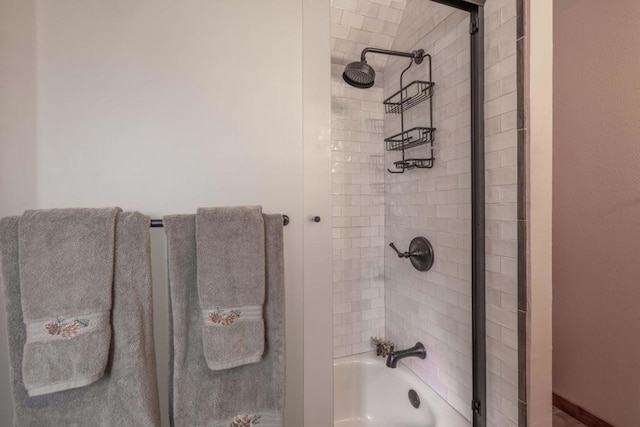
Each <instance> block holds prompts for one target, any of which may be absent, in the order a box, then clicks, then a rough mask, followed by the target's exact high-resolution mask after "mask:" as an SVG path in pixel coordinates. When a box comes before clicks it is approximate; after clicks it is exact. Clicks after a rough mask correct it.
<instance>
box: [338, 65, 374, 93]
mask: <svg viewBox="0 0 640 427" xmlns="http://www.w3.org/2000/svg"><path fill="white" fill-rule="evenodd" d="M342 78H343V79H344V81H345V82H347V83H348V84H349V85H351V86H353V87H357V88H358V89H369V88H370V87H371V86H373V82H374V81H375V79H376V72H375V70H374V69H373V68H372V67H371V66H370V65H369V64H367V61H365V60H362V61H358V62H352V63H350V64H347V66H346V67H345V69H344V73H342Z"/></svg>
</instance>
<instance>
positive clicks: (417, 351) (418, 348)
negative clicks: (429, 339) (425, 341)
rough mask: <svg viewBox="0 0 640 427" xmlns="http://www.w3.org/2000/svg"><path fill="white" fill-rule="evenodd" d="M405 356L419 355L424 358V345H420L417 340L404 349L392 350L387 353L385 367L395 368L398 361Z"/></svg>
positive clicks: (425, 354)
mask: <svg viewBox="0 0 640 427" xmlns="http://www.w3.org/2000/svg"><path fill="white" fill-rule="evenodd" d="M405 357H419V358H420V359H426V358H427V349H426V348H424V345H422V343H421V342H417V343H416V345H414V346H413V347H411V348H408V349H406V350H398V351H392V352H391V353H390V354H389V357H387V367H389V368H395V367H396V366H397V365H398V361H399V360H400V359H404V358H405Z"/></svg>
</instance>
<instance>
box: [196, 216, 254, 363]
mask: <svg viewBox="0 0 640 427" xmlns="http://www.w3.org/2000/svg"><path fill="white" fill-rule="evenodd" d="M196 252H197V270H198V299H199V301H200V309H201V310H202V345H203V349H204V356H205V359H206V360H207V365H208V366H209V369H213V370H222V369H229V368H235V367H236V366H241V365H246V364H249V363H255V362H258V361H260V359H261V358H262V354H263V353H264V320H263V318H262V306H263V304H264V293H265V290H264V286H265V283H264V281H265V267H264V263H265V260H264V256H265V255H264V221H263V219H262V208H261V207H260V206H251V207H222V208H201V209H198V213H197V214H196Z"/></svg>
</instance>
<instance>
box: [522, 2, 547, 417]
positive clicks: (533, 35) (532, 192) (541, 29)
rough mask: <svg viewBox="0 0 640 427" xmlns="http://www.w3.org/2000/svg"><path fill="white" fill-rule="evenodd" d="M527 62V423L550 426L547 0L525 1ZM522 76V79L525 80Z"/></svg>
mask: <svg viewBox="0 0 640 427" xmlns="http://www.w3.org/2000/svg"><path fill="white" fill-rule="evenodd" d="M525 7H526V8H527V12H526V13H527V15H526V16H527V23H526V28H527V38H528V39H529V45H528V47H527V48H528V52H529V59H528V61H529V63H528V64H527V65H525V82H527V81H528V87H527V88H526V89H525V90H526V91H527V92H526V96H527V97H525V100H526V99H527V98H528V102H527V101H525V108H526V109H527V114H526V117H528V120H529V122H528V124H527V128H528V132H529V134H528V138H527V139H528V147H529V148H528V153H526V155H527V161H528V164H527V167H528V170H527V173H528V179H527V183H528V186H529V188H528V194H529V206H528V208H529V215H528V216H527V217H528V218H529V229H528V233H529V236H528V239H527V241H528V242H529V248H528V250H529V254H528V257H529V271H528V276H529V281H528V283H529V289H528V295H527V302H528V307H527V316H528V318H527V399H528V401H527V410H528V412H527V425H529V426H532V427H543V426H549V425H551V394H552V378H551V372H552V357H551V356H552V344H553V339H552V335H553V334H552V314H551V311H552V294H553V293H552V290H553V285H552V282H553V272H552V264H553V257H552V244H551V241H552V233H551V229H552V223H553V215H552V205H553V197H552V194H553V168H552V165H553V1H552V0H535V1H533V0H528V1H527V2H525ZM527 77H528V79H527Z"/></svg>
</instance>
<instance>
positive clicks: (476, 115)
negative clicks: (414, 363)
mask: <svg viewBox="0 0 640 427" xmlns="http://www.w3.org/2000/svg"><path fill="white" fill-rule="evenodd" d="M431 1H434V2H436V3H442V4H444V5H447V6H451V7H453V8H456V9H460V10H464V11H466V12H469V19H470V24H469V33H470V35H471V247H472V253H471V288H472V289H471V317H472V326H471V330H472V339H471V340H472V347H473V348H472V359H473V363H472V364H473V397H472V399H473V400H472V401H471V402H470V404H471V408H472V413H473V426H474V427H485V426H486V425H487V345H486V297H485V289H486V285H485V183H484V3H485V0H431Z"/></svg>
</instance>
